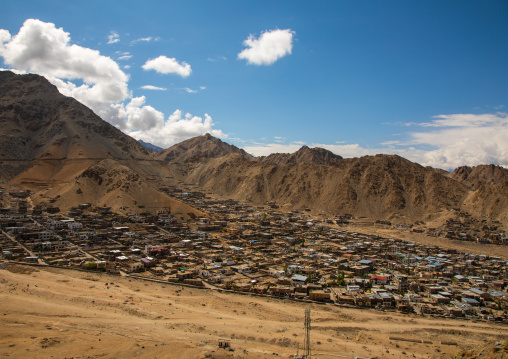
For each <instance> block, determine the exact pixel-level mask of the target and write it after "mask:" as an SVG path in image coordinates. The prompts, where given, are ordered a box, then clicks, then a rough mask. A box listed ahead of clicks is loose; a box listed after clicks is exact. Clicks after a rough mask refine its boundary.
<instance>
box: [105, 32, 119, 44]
mask: <svg viewBox="0 0 508 359" xmlns="http://www.w3.org/2000/svg"><path fill="white" fill-rule="evenodd" d="M118 41H120V35H118V34H117V33H116V32H115V31H111V33H110V34H109V35H108V44H114V43H116V42H118Z"/></svg>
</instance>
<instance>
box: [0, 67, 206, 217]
mask: <svg viewBox="0 0 508 359" xmlns="http://www.w3.org/2000/svg"><path fill="white" fill-rule="evenodd" d="M172 177H173V174H172V173H171V172H170V171H169V170H168V169H167V168H165V167H164V166H161V163H160V161H156V160H154V159H153V158H152V157H151V156H150V154H149V151H148V150H146V149H145V148H144V147H143V146H142V145H141V144H140V143H139V142H138V141H136V140H135V139H133V138H132V137H130V136H127V135H125V134H124V133H123V132H121V131H120V130H118V129H117V128H115V127H114V126H112V125H110V124H109V123H107V122H105V121H103V120H102V119H101V118H99V117H98V116H97V115H96V114H95V113H94V112H93V111H92V110H90V109H89V108H87V107H86V106H84V105H83V104H81V103H79V102H78V101H76V100H75V99H73V98H69V97H65V96H63V95H62V94H60V93H59V92H58V90H57V88H56V87H55V86H53V85H51V84H50V83H49V82H48V81H47V80H46V79H45V78H43V77H41V76H38V75H15V74H13V73H12V72H9V71H5V72H0V179H1V180H3V182H10V184H13V185H18V186H21V187H23V188H25V189H31V190H35V191H37V193H36V194H35V195H34V196H32V202H33V203H34V204H37V203H45V202H48V201H51V203H52V204H54V205H57V206H59V207H60V208H61V209H63V210H65V209H68V208H70V207H72V206H76V205H77V204H78V203H83V202H88V203H92V204H93V205H95V206H97V205H106V206H109V207H112V208H113V209H115V210H118V209H119V208H125V209H126V210H129V209H132V210H135V211H139V207H138V206H145V207H144V208H152V209H155V208H158V209H166V208H168V207H169V208H171V209H174V210H175V211H177V212H175V213H178V214H179V215H180V217H183V218H189V217H192V216H197V215H203V214H202V213H201V212H199V211H197V210H195V209H193V208H191V207H189V206H187V205H185V204H184V203H181V202H179V201H176V200H174V199H172V198H170V197H169V196H168V195H167V194H166V193H165V192H164V191H163V190H162V189H161V185H162V184H163V183H162V182H161V180H160V179H161V178H164V179H165V183H164V184H168V183H169V182H171V178H172Z"/></svg>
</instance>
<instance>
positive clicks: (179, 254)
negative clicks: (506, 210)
mask: <svg viewBox="0 0 508 359" xmlns="http://www.w3.org/2000/svg"><path fill="white" fill-rule="evenodd" d="M179 196H180V198H181V199H182V200H183V201H186V202H191V204H192V205H193V206H196V207H199V208H200V209H201V210H203V211H204V212H206V213H208V214H209V216H208V217H206V218H196V219H195V220H192V221H190V220H189V221H182V220H181V219H177V218H174V217H173V216H172V215H171V214H170V213H168V212H164V211H161V212H157V213H149V212H144V213H133V214H117V213H112V212H111V210H110V209H109V208H106V207H104V206H103V207H93V206H90V205H89V204H82V205H79V206H77V207H75V208H73V209H72V210H71V211H69V212H68V213H65V214H63V213H60V212H59V211H55V209H54V208H52V207H51V208H50V210H49V212H48V208H42V207H37V208H33V209H29V208H28V207H29V206H28V205H26V202H25V201H24V199H23V198H22V196H21V197H20V196H12V197H11V203H12V204H13V205H11V206H5V207H4V208H2V209H0V227H1V231H2V232H1V235H0V247H1V250H2V252H1V253H2V256H3V257H4V258H5V259H7V260H11V261H23V262H34V263H35V262H38V263H40V264H45V265H56V266H62V267H66V268H80V269H88V270H103V271H108V272H112V273H120V272H123V273H124V274H127V275H136V276H140V277H144V278H149V279H158V280H161V281H165V282H176V283H183V284H187V285H194V286H207V287H212V288H221V289H224V290H233V291H241V292H249V293H256V294H265V295H271V296H277V297H281V298H290V299H298V300H313V301H324V302H335V303H337V304H339V305H348V306H355V307H368V308H375V309H378V310H398V311H401V312H405V313H410V312H411V313H417V314H421V315H439V316H450V317H464V318H473V319H480V320H497V321H508V312H507V310H508V292H507V287H508V260H506V259H503V258H500V257H492V256H487V255H475V254H468V253H461V252H457V251H455V250H445V249H442V248H439V247H438V246H424V245H419V244H414V243H409V242H405V241H402V240H399V239H393V238H382V237H379V236H371V235H366V234H361V233H353V232H348V231H346V230H344V227H342V226H341V225H342V223H344V222H346V221H347V220H348V219H350V217H351V216H341V217H337V218H333V219H331V218H330V219H320V220H316V219H313V218H312V216H310V214H309V212H308V211H307V210H303V211H293V212H283V211H280V210H279V209H278V208H277V206H276V205H275V203H267V204H266V205H265V206H262V207H252V206H247V205H245V204H240V203H238V202H236V201H233V200H225V201H223V200H215V199H212V198H210V197H209V196H206V195H204V194H203V193H199V192H193V193H190V192H183V191H182V192H181V193H179ZM4 203H5V201H4Z"/></svg>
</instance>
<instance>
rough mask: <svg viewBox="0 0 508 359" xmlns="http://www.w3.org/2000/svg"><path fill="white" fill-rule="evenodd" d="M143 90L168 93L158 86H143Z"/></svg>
mask: <svg viewBox="0 0 508 359" xmlns="http://www.w3.org/2000/svg"><path fill="white" fill-rule="evenodd" d="M141 88H142V89H143V90H154V91H166V90H167V89H166V88H164V87H157V86H152V85H145V86H141Z"/></svg>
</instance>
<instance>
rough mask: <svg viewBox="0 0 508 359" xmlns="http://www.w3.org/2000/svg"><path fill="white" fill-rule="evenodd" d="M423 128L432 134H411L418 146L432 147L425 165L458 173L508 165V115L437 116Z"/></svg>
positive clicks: (413, 141)
mask: <svg viewBox="0 0 508 359" xmlns="http://www.w3.org/2000/svg"><path fill="white" fill-rule="evenodd" d="M434 118H435V120H433V121H431V122H430V123H425V124H423V126H424V127H435V128H436V129H435V130H433V131H428V132H412V133H410V136H411V141H410V143H411V144H412V145H414V146H426V147H428V146H431V147H433V149H432V150H428V151H425V153H424V155H423V158H422V159H421V162H420V163H422V164H425V165H429V166H433V167H440V168H444V169H454V168H456V167H459V166H463V165H469V166H475V165H479V164H496V165H502V166H507V165H508V141H506V139H507V138H508V114H506V113H497V114H480V115H475V114H452V115H439V116H434Z"/></svg>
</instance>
